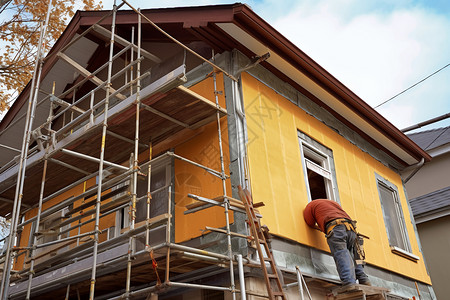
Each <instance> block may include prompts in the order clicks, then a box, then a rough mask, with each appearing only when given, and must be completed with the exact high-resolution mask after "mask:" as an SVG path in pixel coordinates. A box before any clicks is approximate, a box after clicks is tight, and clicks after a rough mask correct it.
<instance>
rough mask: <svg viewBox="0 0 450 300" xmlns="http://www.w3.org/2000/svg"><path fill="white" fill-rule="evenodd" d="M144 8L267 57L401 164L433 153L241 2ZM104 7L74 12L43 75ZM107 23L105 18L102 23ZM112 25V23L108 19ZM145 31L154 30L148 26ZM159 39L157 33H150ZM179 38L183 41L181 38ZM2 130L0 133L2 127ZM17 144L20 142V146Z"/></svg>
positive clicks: (129, 17)
mask: <svg viewBox="0 0 450 300" xmlns="http://www.w3.org/2000/svg"><path fill="white" fill-rule="evenodd" d="M142 12H143V13H144V14H145V15H146V17H148V18H149V19H150V20H152V21H153V22H154V23H156V24H158V25H159V26H161V27H163V29H165V30H167V31H168V32H169V33H170V34H172V35H173V36H174V37H176V38H178V39H186V38H196V39H200V40H202V41H204V42H206V43H208V44H209V45H211V46H212V47H213V48H214V49H215V50H216V53H221V52H224V51H230V50H232V49H237V50H239V51H241V52H242V53H244V54H245V55H247V56H249V57H252V56H262V55H264V54H266V53H267V52H268V51H269V52H270V57H269V58H268V59H267V60H266V61H264V62H263V63H262V65H263V66H264V67H265V68H267V69H268V70H270V71H271V72H273V73H274V74H275V75H277V76H279V77H280V78H281V79H282V80H284V81H286V82H288V83H289V84H290V85H292V86H293V87H295V88H296V89H298V90H299V91H300V92H302V93H303V94H304V95H306V96H307V97H308V98H309V99H311V100H312V101H314V102H316V103H317V104H318V105H319V106H321V107H323V108H324V109H326V110H327V111H328V112H330V113H331V114H332V115H333V116H335V117H336V118H337V119H338V120H340V121H341V122H342V123H344V124H345V125H347V126H348V127H349V128H351V129H352V130H354V131H355V132H357V133H358V134H359V135H360V136H362V137H363V138H365V139H366V140H367V141H368V142H370V143H371V144H372V145H374V146H375V147H376V148H379V149H381V150H382V151H384V152H385V153H387V154H388V155H390V156H391V157H392V158H394V159H395V160H396V161H397V162H399V164H400V165H403V166H408V165H412V164H415V163H417V162H419V161H421V160H422V159H425V161H429V160H430V159H431V156H430V155H428V153H426V152H425V151H423V150H422V149H421V148H420V147H419V146H417V145H416V144H415V143H414V142H413V141H411V140H410V139H409V138H408V137H407V136H406V135H405V134H404V133H403V132H401V131H400V130H399V129H398V128H396V127H395V126H394V125H392V124H391V123H390V122H389V121H388V120H386V119H385V118H384V117H383V116H382V115H380V114H379V113H378V112H376V111H375V110H374V109H373V108H372V107H370V106H369V105H368V104H367V103H366V102H364V101H363V100H362V99H361V98H359V97H358V96H357V95H356V94H355V93H353V92H352V91H351V90H350V89H349V88H347V87H346V86H345V85H343V84H342V83H341V82H340V81H338V80H337V79H336V78H335V77H333V76H332V75H331V74H330V73H328V72H327V71H326V70H325V69H324V68H322V67H321V66H320V65H319V64H318V63H316V62H315V61H314V60H313V59H311V58H310V57H309V56H308V55H306V54H305V53H304V52H303V51H301V50H300V49H299V48H298V47H297V46H296V45H294V44H293V43H292V42H290V41H289V40H288V39H286V38H285V37H284V36H283V35H281V34H280V33H279V32H278V31H277V30H275V29H274V28H273V27H272V26H271V25H269V24H268V23H267V22H266V21H265V20H263V19H262V18H261V17H260V16H258V15H257V14H256V13H255V12H253V11H252V10H251V9H250V8H249V7H248V6H247V5H245V4H241V3H235V4H227V5H213V6H202V7H182V8H163V9H148V10H142ZM106 13H107V12H106V11H89V12H85V11H83V12H77V13H76V14H75V16H74V17H73V19H72V21H71V22H70V23H69V25H68V27H67V28H66V30H65V31H64V33H63V34H62V36H61V37H60V38H59V39H58V41H57V42H56V44H55V46H54V47H53V49H52V51H51V53H50V57H49V58H48V59H46V62H45V64H44V67H43V70H42V74H43V75H42V77H43V78H44V77H45V75H46V72H48V71H49V70H50V69H51V67H52V65H54V64H56V63H57V57H56V55H51V54H52V53H53V54H54V53H55V52H57V51H59V50H61V49H62V48H63V47H64V46H65V45H66V44H68V43H69V41H70V40H71V39H72V38H73V37H74V36H75V35H76V34H79V33H80V32H82V31H83V29H85V28H87V26H90V25H92V24H94V23H95V22H97V21H98V20H99V19H100V18H101V17H102V16H104V15H105V14H106ZM107 22H111V20H110V19H106V20H105V21H103V22H102V24H107ZM136 22H137V18H136V15H135V13H134V12H133V11H129V10H120V11H119V12H118V13H117V18H116V24H118V25H120V24H135V23H136ZM109 24H110V23H109ZM144 32H146V34H153V33H150V31H146V30H144ZM154 35H155V36H156V37H158V38H159V36H158V34H157V33H155V34H154ZM182 41H183V40H182ZM29 89H30V85H28V86H27V87H26V88H25V90H24V91H23V92H22V93H21V95H20V96H19V97H18V99H17V101H16V102H15V103H14V104H13V106H12V107H11V109H10V111H9V112H8V113H7V115H6V116H5V117H4V118H3V120H2V122H1V123H0V130H3V129H5V128H7V127H8V126H9V125H10V124H11V123H12V122H13V121H14V119H15V117H16V116H17V114H18V112H19V111H20V110H21V109H22V107H24V104H25V103H27V100H28V97H27V95H28V93H29ZM0 134H1V132H0ZM18 148H20V146H19V147H18Z"/></svg>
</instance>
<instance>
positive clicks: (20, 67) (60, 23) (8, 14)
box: [0, 0, 102, 112]
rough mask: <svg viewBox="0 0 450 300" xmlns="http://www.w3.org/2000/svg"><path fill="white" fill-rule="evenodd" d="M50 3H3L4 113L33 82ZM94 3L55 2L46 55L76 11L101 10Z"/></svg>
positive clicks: (0, 94) (0, 91) (0, 93)
mask: <svg viewBox="0 0 450 300" xmlns="http://www.w3.org/2000/svg"><path fill="white" fill-rule="evenodd" d="M49 1H50V0H0V112H1V111H5V110H7V109H8V108H9V106H10V105H11V103H12V101H14V100H15V97H16V96H17V95H18V94H19V93H20V92H21V91H22V89H23V88H24V87H25V86H26V84H27V83H28V82H29V81H30V79H31V78H32V73H33V70H34V65H35V57H36V52H37V49H38V48H37V45H38V43H39V35H40V28H41V24H43V22H44V20H45V16H46V14H47V8H48V3H49ZM97 3H98V4H96V2H95V1H94V0H66V1H62V0H53V4H52V6H53V8H52V10H51V13H50V20H49V25H48V27H47V36H46V39H45V43H44V45H45V49H44V53H47V52H48V51H49V50H50V48H51V47H52V46H53V44H54V42H55V41H56V40H57V39H58V38H59V36H60V35H61V33H62V32H63V31H64V29H65V27H66V25H67V23H68V21H69V20H70V19H71V18H72V17H73V15H74V14H75V11H76V10H78V9H80V10H93V9H94V10H95V9H101V5H102V3H101V2H98V1H97Z"/></svg>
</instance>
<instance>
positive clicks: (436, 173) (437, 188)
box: [404, 127, 450, 299]
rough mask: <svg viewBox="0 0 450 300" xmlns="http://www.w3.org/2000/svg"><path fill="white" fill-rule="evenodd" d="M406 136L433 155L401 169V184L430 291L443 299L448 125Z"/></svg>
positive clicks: (449, 186) (449, 218)
mask: <svg viewBox="0 0 450 300" xmlns="http://www.w3.org/2000/svg"><path fill="white" fill-rule="evenodd" d="M408 136H409V137H410V138H411V139H412V140H413V141H414V142H415V143H416V144H417V145H419V146H420V147H421V148H422V149H424V150H425V151H427V152H428V154H430V156H431V157H432V158H433V159H432V160H431V161H430V162H428V163H426V164H424V165H423V166H422V167H420V168H418V169H415V170H409V171H408V172H405V175H404V177H405V180H406V178H407V177H408V176H411V175H412V177H410V179H409V180H408V181H407V182H406V183H405V187H406V191H407V193H408V197H409V199H410V205H411V209H412V212H413V214H414V219H415V221H416V226H417V230H418V232H419V236H420V240H421V242H422V249H423V252H424V255H425V259H426V263H427V265H428V270H429V272H430V276H431V280H432V282H433V288H434V291H435V293H436V296H437V298H438V299H446V298H448V295H449V294H450V287H449V286H448V281H447V280H446V279H447V278H448V275H447V274H448V270H449V268H450V260H449V257H448V253H449V252H450V246H449V243H448V241H449V240H450V231H449V224H450V180H449V170H450V127H445V128H438V129H432V130H425V131H421V132H416V133H411V134H408ZM414 171H415V172H414ZM412 172H414V174H412Z"/></svg>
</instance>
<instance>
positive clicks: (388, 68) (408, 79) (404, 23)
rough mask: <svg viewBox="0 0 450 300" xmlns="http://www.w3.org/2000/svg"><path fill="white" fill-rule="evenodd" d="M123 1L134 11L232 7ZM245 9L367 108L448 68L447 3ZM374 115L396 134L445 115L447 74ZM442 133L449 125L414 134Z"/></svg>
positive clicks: (274, 1)
mask: <svg viewBox="0 0 450 300" xmlns="http://www.w3.org/2000/svg"><path fill="white" fill-rule="evenodd" d="M112 1H113V0H103V1H102V2H103V4H104V6H103V7H104V9H109V8H111V7H112ZM128 1H129V2H130V3H131V5H133V6H134V7H136V8H158V7H176V6H198V5H209V4H224V3H233V1H207V0H195V1H191V0H161V1H144V0H128ZM118 3H119V0H118ZM244 3H246V4H248V5H249V6H250V7H251V8H252V9H253V11H255V12H256V13H257V14H258V15H260V16H261V17H262V18H264V19H265V20H266V21H267V22H269V23H270V24H271V25H272V26H273V27H274V28H275V29H277V30H278V31H279V32H280V33H282V34H283V35H284V36H285V37H287V38H288V39H289V40H290V41H291V42H293V43H294V44H295V45H297V46H298V47H299V48H300V49H301V50H303V51H304V52H305V53H306V54H307V55H309V56H310V57H311V58H312V59H314V60H315V61H316V62H317V63H319V64H320V65H321V66H322V67H324V68H325V69H326V70H327V71H328V72H330V73H331V74H332V75H333V76H334V77H336V78H337V79H338V80H339V81H341V82H342V83H343V84H344V85H346V86H347V87H348V88H350V89H351V90H352V91H353V92H354V93H356V94H357V95H358V96H359V97H361V98H362V99H363V100H364V101H366V102H367V103H368V104H369V105H371V106H372V107H375V106H377V105H379V104H381V103H382V102H384V101H386V100H388V99H389V98H391V97H393V96H395V95H397V94H398V93H400V92H402V91H403V90H405V89H407V88H409V87H410V86H412V85H414V84H416V83H417V82H419V81H421V80H422V79H424V78H425V77H427V76H429V75H430V74H432V73H434V72H435V71H437V70H439V69H440V68H442V67H444V66H446V65H448V64H449V63H450V30H449V29H450V1H446V0H436V1H434V0H417V1H416V0H391V1H388V0H364V1H361V0H295V1H294V0H249V1H246V2H244ZM376 110H377V111H378V112H379V113H380V114H382V115H383V116H384V117H385V118H386V119H387V120H389V121H390V122H391V123H393V124H394V125H395V126H397V127H398V128H400V129H403V128H406V127H409V126H411V125H415V124H417V123H420V122H423V121H426V120H429V119H431V118H434V117H437V116H440V115H443V114H446V113H450V66H448V67H446V68H445V69H443V70H442V71H440V72H438V73H437V74H435V75H433V76H431V77H430V78H428V79H427V80H425V81H423V82H422V83H420V84H418V85H417V86H415V87H414V88H412V89H410V90H408V91H407V92H405V93H403V94H401V95H400V96H398V97H396V98H394V99H393V100H391V101H389V102H387V103H386V104H383V105H381V106H380V107H378V108H376ZM445 126H450V119H447V120H445V121H441V122H438V123H435V124H433V125H429V126H426V127H423V128H422V129H420V130H428V129H433V128H438V127H445Z"/></svg>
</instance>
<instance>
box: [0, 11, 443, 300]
mask: <svg viewBox="0 0 450 300" xmlns="http://www.w3.org/2000/svg"><path fill="white" fill-rule="evenodd" d="M108 13H110V12H107V11H95V12H77V13H76V14H75V16H74V18H73V19H72V21H71V22H70V24H69V25H68V27H67V29H66V30H65V32H64V33H63V34H62V36H61V37H60V38H59V40H58V41H57V43H56V44H55V46H54V47H53V49H52V51H51V52H50V54H49V55H48V56H47V58H46V59H45V61H44V64H43V68H42V75H41V79H42V81H41V83H40V86H39V93H37V96H38V99H37V103H38V104H37V107H36V110H35V116H34V123H33V132H32V134H31V141H30V143H29V147H28V148H29V149H28V151H27V152H28V157H27V159H26V161H25V160H24V159H22V160H20V159H18V157H17V155H18V154H19V152H20V151H17V149H20V148H21V145H22V141H24V139H23V132H24V126H25V123H26V122H25V121H26V110H27V106H28V105H27V103H28V99H29V94H30V92H31V89H32V86H33V85H32V84H29V85H28V86H27V88H26V89H25V90H24V91H23V92H22V94H21V95H20V96H19V98H18V99H17V101H16V102H15V103H14V105H13V106H12V107H11V109H10V111H9V112H8V114H7V115H6V116H5V118H4V119H3V120H2V122H1V124H0V130H1V132H0V144H1V145H2V147H1V148H0V149H1V150H0V151H1V155H0V164H1V166H2V167H1V169H0V203H1V204H0V214H1V215H2V216H7V217H12V219H13V220H15V221H16V222H15V223H17V230H15V226H13V233H16V236H17V239H10V243H9V245H10V247H8V249H7V254H6V257H5V259H6V260H8V259H9V258H12V261H13V271H14V272H6V273H5V274H4V276H3V281H2V282H3V290H2V291H3V292H5V293H7V294H8V295H9V299H23V298H25V297H26V294H29V295H30V296H31V298H34V299H37V298H39V299H54V298H58V299H60V298H63V297H64V296H66V299H87V298H89V297H90V298H91V299H93V297H94V296H95V299H119V298H121V299H122V298H128V297H130V298H133V299H150V296H149V295H150V294H151V293H154V294H155V295H153V296H152V297H153V298H156V297H160V298H161V299H231V298H232V296H235V297H240V295H238V294H237V293H236V290H235V287H237V288H239V286H240V285H239V282H244V281H245V287H246V290H247V292H248V293H247V297H248V298H249V299H260V298H258V297H256V296H255V294H256V295H262V294H264V293H265V292H266V291H265V287H264V286H265V285H264V280H263V279H262V276H261V272H260V271H259V269H258V268H257V263H256V265H255V262H256V260H255V259H256V257H255V255H254V250H253V248H252V246H251V244H249V243H248V240H247V239H246V238H245V237H246V235H247V234H248V232H247V229H246V222H245V219H246V215H245V214H244V213H242V209H240V207H241V206H240V205H241V204H240V203H239V202H237V201H236V200H235V199H229V198H230V196H232V197H233V198H236V199H238V198H239V196H238V193H237V187H238V185H241V186H244V187H246V188H248V189H249V190H250V191H251V193H252V195H253V199H254V201H255V203H257V202H264V203H265V206H264V207H259V213H260V214H261V215H262V219H261V222H262V223H263V224H264V225H267V226H268V228H269V229H270V233H272V239H271V246H272V251H273V254H274V256H275V259H276V262H277V264H278V267H279V269H280V270H281V273H282V275H283V277H284V281H285V283H286V284H288V287H287V288H286V289H287V293H288V297H289V299H297V298H299V294H298V291H297V287H295V286H291V285H289V283H292V282H294V281H295V280H296V271H295V270H296V266H298V267H299V269H300V270H301V271H302V272H303V274H304V275H305V277H306V280H307V282H308V285H309V287H310V290H311V293H312V295H313V297H314V299H325V298H327V297H328V295H329V294H330V293H331V291H332V289H333V288H335V287H337V286H339V284H340V282H339V278H338V276H337V272H336V268H335V264H334V261H333V259H332V257H331V256H330V254H329V250H328V246H327V244H326V240H325V238H324V235H323V234H322V233H319V232H317V231H314V230H312V229H311V228H309V227H308V226H307V225H306V223H305V222H304V220H303V217H302V212H303V208H304V207H305V206H306V205H307V203H308V201H311V200H312V199H316V198H322V197H327V198H330V199H332V200H335V201H337V202H339V203H340V204H341V205H342V206H343V208H344V209H345V210H346V211H347V212H348V213H349V214H350V215H351V216H352V217H353V218H355V219H356V220H358V230H359V231H360V232H361V233H362V234H364V235H366V236H368V237H370V239H369V240H366V243H365V251H366V254H367V266H366V270H367V273H368V274H369V277H370V279H371V281H372V283H373V284H374V285H376V286H380V287H385V288H388V289H389V290H390V292H389V294H388V296H387V299H409V298H412V297H413V296H415V297H416V298H417V297H418V291H419V290H420V293H421V297H422V298H421V299H435V298H434V293H433V290H432V288H431V281H430V277H429V276H428V274H427V270H426V267H425V264H424V260H423V257H422V253H421V251H420V247H419V240H418V237H417V235H416V234H415V230H414V224H413V222H412V216H411V214H410V210H409V207H408V201H407V198H406V195H405V192H404V189H403V184H402V179H401V176H400V174H399V172H398V170H402V169H404V168H406V167H408V166H411V165H415V164H419V163H420V162H421V161H427V162H428V161H429V160H430V156H429V155H428V154H427V153H426V152H424V151H423V150H422V149H420V148H419V147H418V146H417V145H416V144H415V143H413V142H412V141H411V140H410V139H409V138H408V137H407V136H406V135H404V134H403V133H402V132H401V131H399V130H398V129H397V128H395V127H394V126H393V125H392V124H390V123H389V122H388V121H387V120H386V119H384V118H383V117H382V116H381V115H380V114H378V113H377V112H376V111H375V110H373V109H372V108H371V107H370V106H369V105H367V104H366V103H365V102H364V101H363V100H361V99H360V98H359V97H357V96H356V95H355V94H354V93H353V92H352V91H350V90H349V89H348V88H347V87H345V86H344V85H343V84H342V83H340V82H339V81H338V80H337V79H336V78H334V77H333V76H332V75H330V74H329V73H328V72H327V71H326V70H324V69H323V68H322V67H321V66H319V65H318V64H317V63H316V62H314V61H313V60H312V59H311V58H309V57H308V56H307V55H306V54H305V53H303V52H302V51H301V50H300V49H298V48H297V47H296V46H295V45H293V44H292V43H291V42H290V41H289V40H287V39H286V38H285V37H283V36H282V35H281V34H280V33H278V32H277V31H276V30H275V29H274V28H272V27H271V26H270V25H269V24H268V23H267V22H266V21H264V20H263V19H262V18H261V17H259V16H258V15H256V14H255V13H254V12H253V11H252V10H251V9H250V8H249V7H248V6H246V5H243V4H231V5H217V6H203V7H182V8H168V9H150V10H142V14H143V15H144V16H145V18H144V17H142V18H141V19H139V18H138V14H137V13H136V12H135V11H132V10H119V11H118V12H117V14H115V15H114V17H106V18H104V19H102V20H101V18H103V17H104V16H106V15H107V14H108ZM146 18H148V19H149V20H151V21H152V22H154V23H155V24H157V25H158V26H160V28H161V29H162V30H164V31H165V32H167V33H168V34H170V35H171V36H172V37H173V39H177V40H178V41H179V43H181V44H183V45H186V46H188V47H189V49H186V48H184V47H183V46H182V45H180V44H178V43H174V41H173V39H172V38H169V37H168V36H167V35H165V34H163V33H162V32H161V31H160V30H158V29H156V28H155V27H154V26H153V25H151V24H149V22H148V20H147V19H146ZM100 20H101V21H100ZM112 20H114V22H113V21H112ZM98 21H100V23H99V24H100V25H98V24H95V23H96V22H98ZM140 21H142V24H141V23H140ZM110 30H114V32H115V33H116V34H115V35H111V32H110ZM305 30H306V29H305ZM308 30H309V29H308ZM311 30H314V29H311ZM130 42H133V43H134V45H132V44H130ZM111 45H113V47H112V50H113V51H111V52H110V49H111V47H110V46H111ZM130 49H135V51H130ZM191 51H195V53H192V52H191ZM330 51H332V50H330ZM199 55H200V56H199ZM139 56H140V57H139ZM108 57H110V58H111V59H110V63H108V60H109V59H108ZM202 57H203V58H205V59H203V58H202ZM205 60H206V61H205ZM212 64H214V66H213V65H212ZM138 70H139V72H138ZM137 111H138V112H139V114H138V113H136V112H137ZM106 112H107V114H106ZM136 124H138V127H137V126H136ZM136 128H138V130H136ZM25 141H26V139H25ZM25 146H26V144H25ZM15 149H16V150H15ZM19 158H20V157H19ZM20 162H23V165H24V167H25V168H21V167H20ZM22 170H24V171H22ZM23 172H25V173H23ZM23 174H24V180H22V175H23ZM16 190H17V192H16ZM227 197H228V198H227ZM224 198H225V199H228V200H226V201H225V202H222V201H224ZM194 199H195V200H194ZM13 202H14V203H16V205H13ZM41 203H42V204H41ZM203 203H206V204H204V205H202V204H203ZM228 204H230V205H231V206H229V205H228ZM15 206H17V208H18V209H15ZM211 206H215V207H211ZM13 223H14V222H13ZM228 224H229V226H228ZM224 232H225V234H224ZM233 232H237V233H239V234H241V235H240V236H237V235H235V234H234V233H233ZM242 237H244V238H242ZM14 241H17V243H16V244H15V243H14ZM14 246H17V247H14ZM13 247H14V248H13ZM8 253H9V254H8ZM237 254H241V255H243V264H244V265H245V266H246V268H244V271H245V272H244V273H243V274H244V276H245V278H244V277H240V276H238V266H239V264H238V265H236V264H237V263H238V262H239V259H238V257H239V256H236V255H237ZM8 265H9V264H8ZM230 267H231V272H230V270H229V268H230ZM7 270H8V268H7ZM13 275H14V276H13ZM232 279H234V280H232ZM240 280H241V281H240ZM158 281H161V284H159V283H158ZM235 297H234V298H235ZM153 298H152V299H153Z"/></svg>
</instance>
